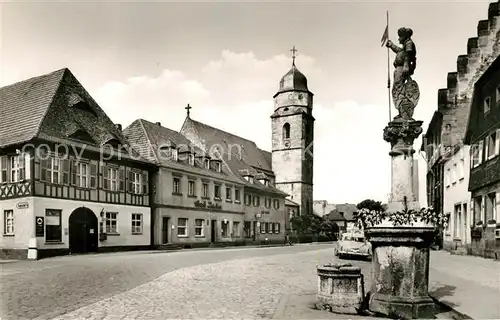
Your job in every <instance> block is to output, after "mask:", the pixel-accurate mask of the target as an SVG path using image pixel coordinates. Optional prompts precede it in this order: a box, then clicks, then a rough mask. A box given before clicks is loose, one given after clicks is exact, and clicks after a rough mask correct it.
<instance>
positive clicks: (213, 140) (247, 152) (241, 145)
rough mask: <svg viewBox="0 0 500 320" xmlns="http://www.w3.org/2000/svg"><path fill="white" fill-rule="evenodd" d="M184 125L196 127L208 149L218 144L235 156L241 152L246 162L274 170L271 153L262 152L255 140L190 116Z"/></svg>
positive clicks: (267, 169)
mask: <svg viewBox="0 0 500 320" xmlns="http://www.w3.org/2000/svg"><path fill="white" fill-rule="evenodd" d="M184 125H190V126H192V127H194V128H195V130H196V131H197V133H198V135H199V136H200V137H202V138H203V139H204V142H205V145H206V148H207V149H210V148H211V147H212V146H214V145H218V146H220V147H222V149H223V152H224V153H231V154H232V156H234V157H240V152H241V159H242V160H243V161H244V162H245V163H247V164H249V165H250V166H252V167H254V168H258V169H260V170H264V171H268V172H269V173H271V172H272V168H271V162H270V158H271V157H270V153H269V152H267V153H266V152H262V150H260V149H259V148H258V147H257V145H256V144H255V142H253V141H250V140H247V139H245V138H242V137H239V136H237V135H234V134H232V133H229V132H226V131H222V130H220V129H217V128H214V127H211V126H209V125H206V124H204V123H201V122H198V121H195V120H193V119H191V118H189V117H187V118H186V120H185V122H184ZM240 150H241V151H240Z"/></svg>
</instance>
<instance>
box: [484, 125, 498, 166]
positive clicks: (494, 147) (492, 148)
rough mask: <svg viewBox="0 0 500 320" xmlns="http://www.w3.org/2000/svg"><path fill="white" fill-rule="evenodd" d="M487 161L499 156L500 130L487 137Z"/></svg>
mask: <svg viewBox="0 0 500 320" xmlns="http://www.w3.org/2000/svg"><path fill="white" fill-rule="evenodd" d="M485 148H486V150H485V154H486V157H485V158H486V160H489V159H492V158H494V157H496V156H498V154H499V151H500V129H499V130H497V131H496V132H494V133H492V134H490V135H489V136H487V137H486V143H485Z"/></svg>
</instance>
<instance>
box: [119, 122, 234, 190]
mask: <svg viewBox="0 0 500 320" xmlns="http://www.w3.org/2000/svg"><path fill="white" fill-rule="evenodd" d="M123 132H124V134H125V136H126V137H127V139H128V140H129V141H130V143H131V145H132V147H133V148H134V149H135V150H137V151H138V152H139V153H140V154H141V155H143V156H144V157H146V158H147V159H149V160H151V161H154V162H155V163H156V164H159V165H162V166H165V167H167V168H171V169H176V170H181V171H184V172H188V173H192V174H199V175H204V176H209V177H213V178H217V179H223V180H225V181H229V182H233V183H235V184H244V181H242V180H241V179H240V178H239V177H235V176H234V175H233V174H232V173H231V172H230V171H229V170H228V169H227V168H225V167H224V166H222V172H216V171H214V170H209V169H206V168H205V167H204V166H203V163H201V162H200V161H199V160H198V159H197V160H195V161H196V162H195V166H193V165H190V164H188V163H186V162H185V161H174V160H170V159H167V158H166V157H158V152H159V150H158V148H159V147H161V146H169V145H175V146H177V147H179V146H189V147H190V148H192V150H193V151H194V152H195V153H196V154H197V155H199V154H201V155H203V154H204V152H203V150H201V149H200V148H198V147H196V146H193V144H192V143H191V142H190V141H189V140H188V139H187V138H186V137H184V136H183V135H182V134H181V133H179V132H177V131H174V130H171V129H169V128H165V127H163V126H161V125H158V124H155V123H152V122H149V121H147V120H143V119H139V120H135V121H134V122H133V123H132V124H130V125H129V126H128V127H127V128H125V130H123Z"/></svg>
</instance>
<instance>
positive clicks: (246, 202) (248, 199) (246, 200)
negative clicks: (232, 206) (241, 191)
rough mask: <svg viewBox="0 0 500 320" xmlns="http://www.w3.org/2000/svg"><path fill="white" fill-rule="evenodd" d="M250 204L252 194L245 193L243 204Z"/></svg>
mask: <svg viewBox="0 0 500 320" xmlns="http://www.w3.org/2000/svg"><path fill="white" fill-rule="evenodd" d="M251 204H252V195H250V194H245V205H246V206H249V205H251Z"/></svg>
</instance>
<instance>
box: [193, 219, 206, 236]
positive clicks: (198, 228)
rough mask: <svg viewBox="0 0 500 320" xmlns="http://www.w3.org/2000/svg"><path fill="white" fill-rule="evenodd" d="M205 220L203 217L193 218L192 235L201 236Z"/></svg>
mask: <svg viewBox="0 0 500 320" xmlns="http://www.w3.org/2000/svg"><path fill="white" fill-rule="evenodd" d="M204 222H205V220H203V219H195V220H194V235H195V236H197V237H203V223H204Z"/></svg>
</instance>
